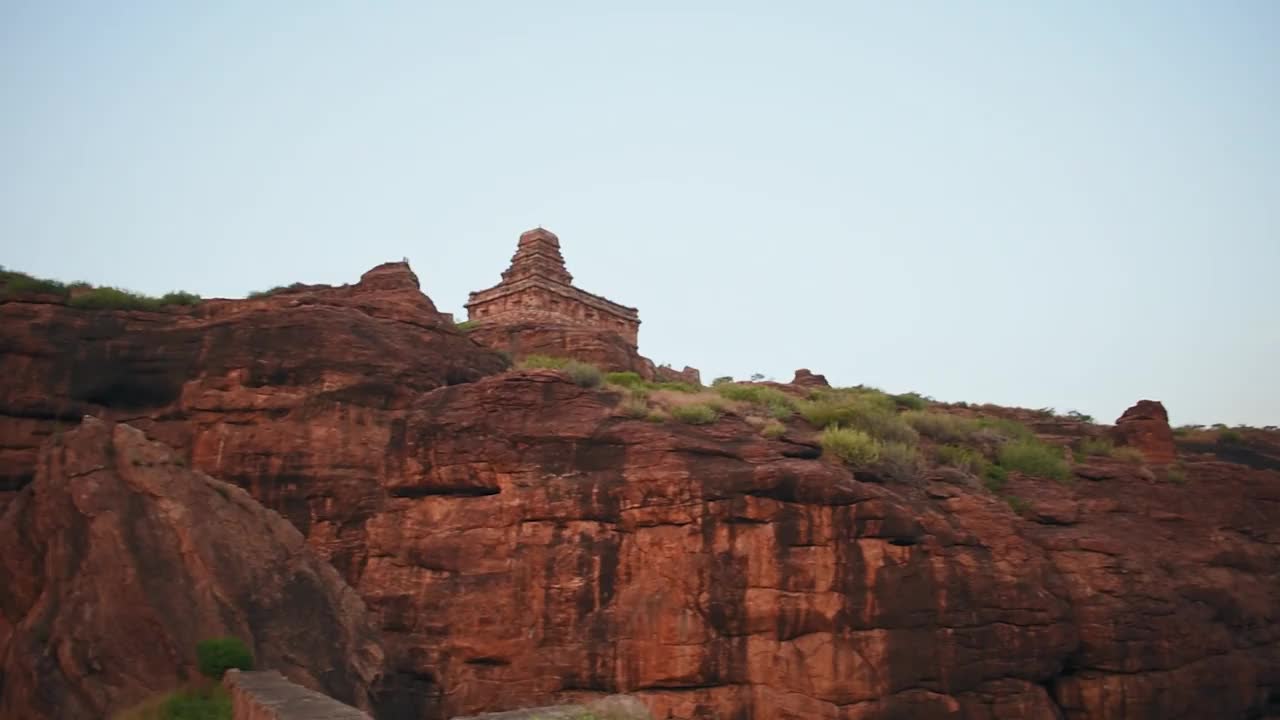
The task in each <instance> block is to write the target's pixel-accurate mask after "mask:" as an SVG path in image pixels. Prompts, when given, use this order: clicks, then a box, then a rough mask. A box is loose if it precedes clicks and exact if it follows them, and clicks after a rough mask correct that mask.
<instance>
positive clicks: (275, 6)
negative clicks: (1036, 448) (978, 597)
mask: <svg viewBox="0 0 1280 720" xmlns="http://www.w3.org/2000/svg"><path fill="white" fill-rule="evenodd" d="M695 7H696V9H694V8H695ZM0 101H2V102H3V105H0V107H2V108H3V112H0V158H3V165H2V166H0V167H2V168H3V170H0V238H2V241H3V252H2V253H0V263H3V264H4V265H6V266H9V267H13V268H17V269H21V270H25V271H28V272H32V273H35V274H39V275H45V276H53V277H58V278H61V279H65V280H77V279H82V280H87V281H90V282H94V283H98V284H112V285H119V286H123V287H128V288H132V289H135V290H140V291H145V292H149V293H161V292H164V291H167V290H170V289H174V288H182V289H187V290H191V291H194V292H198V293H200V294H202V295H204V296H206V297H209V296H240V295H243V294H245V293H246V292H248V291H251V290H256V289H263V288H267V287H270V286H273V285H280V284H286V283H289V282H294V281H304V282H327V283H343V282H354V281H355V280H356V279H357V278H358V277H359V275H360V274H361V273H362V272H363V271H365V270H366V269H368V268H369V267H372V266H373V265H375V264H377V263H379V262H383V261H386V260H398V259H400V258H401V257H402V256H408V257H409V258H410V260H411V261H412V264H413V267H414V269H415V270H416V271H417V273H418V275H419V277H420V278H421V280H422V285H423V290H424V291H425V292H426V293H427V294H429V295H430V296H431V297H432V299H433V300H435V302H436V303H437V305H439V306H440V307H441V308H442V309H444V310H447V311H454V312H459V313H461V307H462V303H463V302H465V300H466V295H467V292H468V291H470V290H475V289H480V288H483V287H487V286H489V285H492V284H493V283H495V282H496V281H497V280H498V275H499V273H500V272H501V270H502V269H503V268H504V267H505V266H506V264H507V262H508V260H509V258H510V256H511V254H512V252H513V251H514V249H515V241H516V237H517V235H519V233H520V232H521V231H523V230H525V229H527V228H530V227H533V226H535V225H539V224H541V225H543V226H545V227H547V228H550V229H551V230H553V231H555V232H556V233H557V234H559V235H560V238H561V242H562V246H563V249H564V251H565V255H566V257H567V259H568V264H569V270H570V272H572V273H573V274H574V275H575V276H576V278H577V281H578V283H579V285H581V286H582V287H583V288H585V289H587V290H590V291H593V292H597V293H601V294H605V295H608V296H609V297H611V298H613V299H615V300H617V301H619V302H622V303H625V304H628V305H634V306H637V307H639V308H640V313H641V319H642V320H643V322H644V324H643V325H642V327H641V331H640V344H641V350H642V351H643V352H644V353H645V354H646V355H648V356H650V357H652V358H653V359H654V360H656V361H658V362H670V363H672V364H674V365H676V366H677V367H679V366H681V365H683V364H685V363H688V364H691V365H695V366H697V367H700V368H701V369H702V371H703V376H704V378H706V379H708V380H709V379H710V378H711V377H714V376H716V375H723V374H732V375H736V376H739V377H745V376H747V375H749V374H751V373H753V372H760V373H764V374H766V375H770V376H773V377H776V378H778V379H789V378H790V376H791V371H792V370H793V369H795V368H797V367H802V366H807V367H810V368H812V369H814V370H815V371H819V372H824V373H826V374H827V375H828V377H829V378H830V379H831V380H832V381H833V382H836V383H840V384H857V383H867V384H872V385H877V386H881V387H883V388H885V389H888V390H892V391H906V390H917V391H920V392H922V393H926V394H930V395H934V396H936V397H938V398H940V399H947V400H969V401H992V402H999V403H1004V404H1018V405H1025V406H1031V407H1039V406H1054V407H1057V408H1059V409H1063V410H1065V409H1079V410H1081V411H1084V412H1088V413H1092V414H1094V415H1096V416H1098V418H1099V419H1100V420H1106V421H1111V420H1113V419H1114V418H1115V417H1116V416H1117V415H1118V414H1119V413H1120V412H1121V411H1122V410H1123V409H1124V408H1125V407H1126V406H1127V405H1128V404H1130V403H1131V402H1132V401H1134V400H1136V399H1139V398H1156V399H1160V400H1163V401H1164V402H1165V404H1166V405H1167V406H1168V408H1169V410H1170V413H1171V415H1172V417H1173V420H1174V421H1175V422H1179V423H1183V422H1203V423H1211V422H1216V421H1223V422H1228V423H1232V424H1234V423H1242V422H1243V423H1251V424H1257V425H1263V424H1273V423H1280V378H1278V377H1277V368H1280V321H1278V320H1277V310H1280V285H1278V284H1277V282H1276V275H1277V270H1280V3H1276V2H1270V1H1260V2H1208V1H1202V2H1197V3H1182V2H1169V1H1159V2H1124V3H1112V2H1102V1H1100V0H1099V1H1079V2H1061V3H1048V2H959V1H954V2H953V1H948V2H901V3H898V2H892V3H890V2H863V3H855V2H787V3H782V2H771V3H764V2H746V1H744V0H734V1H732V2H722V3H697V2H636V3H627V4H625V5H624V4H622V3H611V2H605V1H603V0H599V1H596V2H578V3H567V2H538V3H531V2H501V3H500V2H478V1H477V2H454V3H428V2H326V3H309V2H308V3H304V2H269V3H264V2H260V1H258V0H254V1H252V2H249V1H243V0H235V1H232V0H222V1H220V2H212V3H195V2H173V1H171V0H166V1H165V2H154V3H136V2H123V1H120V2H97V1H94V2H74V3H73V2H57V1H56V0H47V1H40V2H12V1H9V0H0Z"/></svg>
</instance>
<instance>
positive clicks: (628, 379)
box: [604, 371, 648, 388]
mask: <svg viewBox="0 0 1280 720" xmlns="http://www.w3.org/2000/svg"><path fill="white" fill-rule="evenodd" d="M604 381H605V382H607V383H609V384H610V385H618V386H620V387H624V388H641V387H645V386H647V385H648V383H646V382H645V381H644V378H642V377H640V373H635V372H630V371H628V372H611V373H605V376H604Z"/></svg>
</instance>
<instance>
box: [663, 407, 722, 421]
mask: <svg viewBox="0 0 1280 720" xmlns="http://www.w3.org/2000/svg"><path fill="white" fill-rule="evenodd" d="M671 417H673V418H675V419H676V420H679V421H680V422H682V423H688V424H690V425H707V424H709V423H713V422H715V421H716V419H717V418H719V417H720V412H719V410H717V409H716V408H715V407H713V406H712V405H711V404H709V403H689V404H688V405H676V406H675V407H673V408H671Z"/></svg>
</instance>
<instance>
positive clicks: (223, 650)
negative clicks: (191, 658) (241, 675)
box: [196, 637, 253, 680]
mask: <svg viewBox="0 0 1280 720" xmlns="http://www.w3.org/2000/svg"><path fill="white" fill-rule="evenodd" d="M196 664H197V665H198V666H199V668H200V674H201V675H204V676H205V677H207V678H210V679H212V680H222V675H223V674H224V673H225V672H226V671H228V670H230V669H231V668H236V669H238V670H252V669H253V653H252V652H250V651H249V648H247V647H245V644H244V643H243V642H241V641H240V639H239V638H234V637H220V638H211V639H209V640H201V641H200V642H199V643H198V644H197V645H196Z"/></svg>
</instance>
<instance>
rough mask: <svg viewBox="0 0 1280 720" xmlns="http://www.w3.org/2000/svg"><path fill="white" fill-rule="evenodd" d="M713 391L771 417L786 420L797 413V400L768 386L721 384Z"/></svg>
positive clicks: (713, 386)
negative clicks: (759, 409) (764, 412)
mask: <svg viewBox="0 0 1280 720" xmlns="http://www.w3.org/2000/svg"><path fill="white" fill-rule="evenodd" d="M711 389H713V390H715V391H716V392H717V393H719V394H720V397H723V398H725V399H726V400H733V401H736V402H745V403H750V404H751V405H755V406H756V407H760V408H763V409H764V410H766V411H767V412H768V414H769V416H770V417H772V418H776V419H778V420H785V419H787V418H789V417H791V416H792V415H793V414H794V413H795V406H796V402H795V400H792V399H791V397H790V396H788V395H787V394H786V393H784V392H782V391H781V390H779V389H777V388H773V387H769V386H768V385H747V384H745V383H720V384H719V385H712V386H711Z"/></svg>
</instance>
